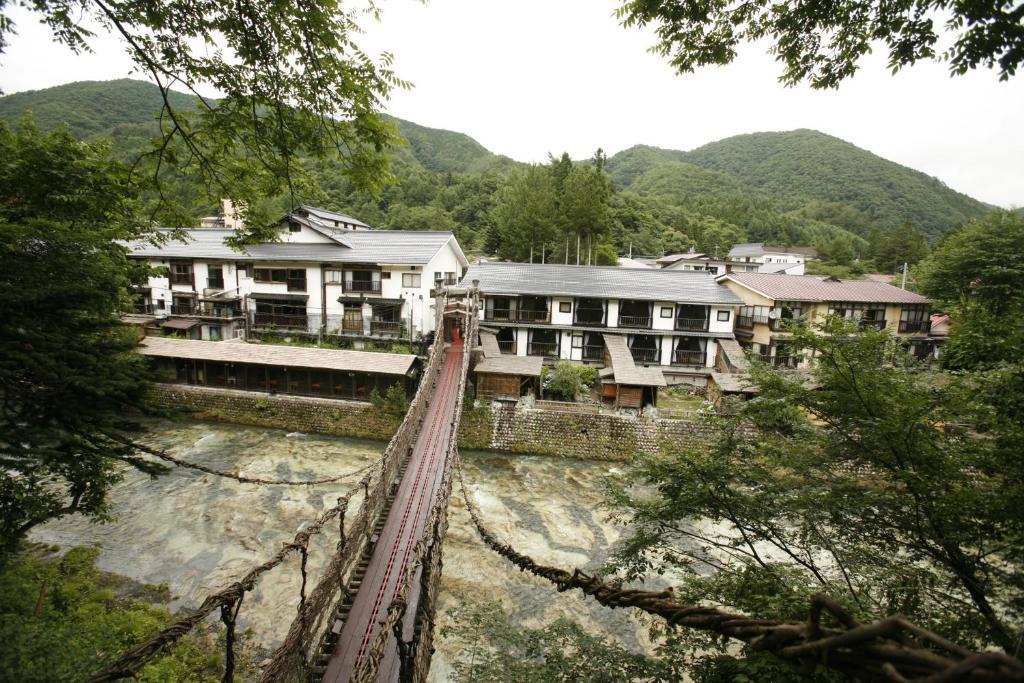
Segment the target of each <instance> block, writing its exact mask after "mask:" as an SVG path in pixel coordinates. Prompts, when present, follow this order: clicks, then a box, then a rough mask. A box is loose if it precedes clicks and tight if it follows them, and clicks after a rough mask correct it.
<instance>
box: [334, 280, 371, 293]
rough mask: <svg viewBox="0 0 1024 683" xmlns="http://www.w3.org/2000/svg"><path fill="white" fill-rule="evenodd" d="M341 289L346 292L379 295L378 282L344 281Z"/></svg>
mask: <svg viewBox="0 0 1024 683" xmlns="http://www.w3.org/2000/svg"><path fill="white" fill-rule="evenodd" d="M342 289H343V291H346V292H362V293H365V294H380V280H345V281H344V285H343V287H342Z"/></svg>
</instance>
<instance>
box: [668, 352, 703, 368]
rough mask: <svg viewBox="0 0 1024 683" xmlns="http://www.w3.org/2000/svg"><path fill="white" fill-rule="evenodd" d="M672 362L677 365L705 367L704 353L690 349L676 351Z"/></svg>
mask: <svg viewBox="0 0 1024 683" xmlns="http://www.w3.org/2000/svg"><path fill="white" fill-rule="evenodd" d="M672 362H673V363H675V364H676V365H698V366H701V367H703V366H704V352H703V351H690V350H688V349H676V352H675V354H673V356H672Z"/></svg>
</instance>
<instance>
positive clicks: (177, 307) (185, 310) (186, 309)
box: [171, 304, 196, 315]
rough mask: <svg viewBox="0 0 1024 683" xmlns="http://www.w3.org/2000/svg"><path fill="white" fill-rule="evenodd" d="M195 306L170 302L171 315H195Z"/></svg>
mask: <svg viewBox="0 0 1024 683" xmlns="http://www.w3.org/2000/svg"><path fill="white" fill-rule="evenodd" d="M195 314H196V307H195V306H182V305H181V304H171V315H195Z"/></svg>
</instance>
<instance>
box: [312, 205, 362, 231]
mask: <svg viewBox="0 0 1024 683" xmlns="http://www.w3.org/2000/svg"><path fill="white" fill-rule="evenodd" d="M295 211H297V212H301V211H305V212H306V213H308V214H310V215H311V216H313V217H314V218H319V219H320V220H325V221H331V222H334V221H337V222H338V223H348V224H350V225H358V226H359V227H361V228H369V227H370V226H369V225H367V224H366V223H364V222H362V221H361V220H359V219H358V218H353V217H352V216H349V215H347V214H344V213H338V212H336V211H328V210H327V209H321V208H318V207H316V206H309V205H308V204H302V205H301V206H299V207H298V208H297V209H295ZM331 227H333V226H331Z"/></svg>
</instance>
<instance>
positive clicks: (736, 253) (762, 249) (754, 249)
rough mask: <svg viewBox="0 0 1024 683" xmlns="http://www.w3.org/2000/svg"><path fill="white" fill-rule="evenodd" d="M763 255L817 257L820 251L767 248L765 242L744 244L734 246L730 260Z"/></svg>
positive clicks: (730, 251) (812, 249)
mask: <svg viewBox="0 0 1024 683" xmlns="http://www.w3.org/2000/svg"><path fill="white" fill-rule="evenodd" d="M763 254H801V255H803V256H817V255H818V250H817V249H815V248H814V247H766V246H764V242H744V243H743V244H734V245H732V249H730V250H729V258H738V257H741V256H761V255H763Z"/></svg>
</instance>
